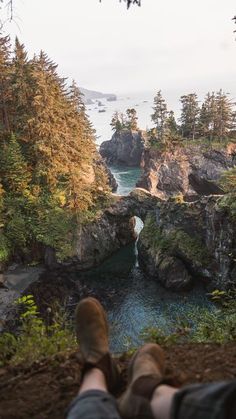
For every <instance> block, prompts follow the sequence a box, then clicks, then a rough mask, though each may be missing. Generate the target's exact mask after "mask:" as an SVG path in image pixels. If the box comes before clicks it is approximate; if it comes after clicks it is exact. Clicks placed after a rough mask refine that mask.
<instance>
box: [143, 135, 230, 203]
mask: <svg viewBox="0 0 236 419" xmlns="http://www.w3.org/2000/svg"><path fill="white" fill-rule="evenodd" d="M235 164H236V143H229V144H228V145H227V146H224V145H222V146H221V145H219V144H218V145H217V146H214V145H212V146H210V144H201V143H199V144H189V145H187V144H185V145H179V146H175V147H174V148H173V149H171V148H169V149H166V150H163V149H157V148H154V147H151V148H147V149H145V150H144V152H143V155H142V162H141V166H142V177H141V179H140V181H139V182H138V185H137V186H139V187H141V188H145V189H147V190H148V191H150V192H151V193H153V194H155V195H157V196H159V197H161V198H163V199H166V198H168V197H170V196H174V195H178V194H183V195H184V196H185V198H186V199H190V200H192V199H195V198H196V196H198V195H201V196H206V195H212V194H220V193H222V190H221V188H220V186H219V183H218V182H219V179H220V176H221V174H222V172H223V171H225V170H228V169H230V168H232V167H233V166H234V165H235Z"/></svg>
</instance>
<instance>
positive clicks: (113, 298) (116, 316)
mask: <svg viewBox="0 0 236 419" xmlns="http://www.w3.org/2000/svg"><path fill="white" fill-rule="evenodd" d="M79 277H80V281H82V283H84V284H86V286H87V287H88V288H89V290H90V292H89V294H90V295H93V296H95V297H96V298H98V299H99V300H100V301H101V302H102V304H103V305H104V307H105V308H106V310H107V313H108V319H109V324H110V344H111V349H112V350H113V351H114V352H121V351H122V350H124V349H126V348H127V347H128V346H129V345H130V346H132V347H133V346H138V345H139V344H141V343H142V339H141V336H140V335H141V333H142V331H143V329H144V328H145V327H152V326H157V327H161V328H162V329H163V330H165V331H166V332H171V331H173V325H174V323H175V320H176V319H177V318H182V317H184V316H186V314H187V313H189V312H191V311H192V309H193V308H195V307H209V309H211V308H212V307H213V306H212V304H211V303H210V302H209V301H208V299H207V297H206V294H205V291H204V289H203V287H201V286H196V287H195V288H194V289H193V290H192V291H190V292H182V293H173V292H169V291H167V290H165V289H164V288H163V287H161V286H160V285H159V284H158V283H157V282H156V281H153V280H151V279H150V278H148V277H146V276H145V275H144V274H143V273H142V271H141V270H140V269H139V267H138V266H136V255H135V246H134V245H130V246H128V247H126V248H123V249H121V250H120V251H119V252H117V253H116V254H115V255H113V256H112V257H111V258H110V259H109V260H107V261H106V262H104V263H103V264H102V265H101V266H100V267H98V268H96V269H93V270H91V271H89V272H86V273H83V274H82V276H81V274H80V275H79Z"/></svg>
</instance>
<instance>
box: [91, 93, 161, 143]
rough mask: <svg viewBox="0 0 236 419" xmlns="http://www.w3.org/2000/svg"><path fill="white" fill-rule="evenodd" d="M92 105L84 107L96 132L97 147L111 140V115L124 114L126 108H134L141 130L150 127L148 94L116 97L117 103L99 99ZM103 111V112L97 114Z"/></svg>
mask: <svg viewBox="0 0 236 419" xmlns="http://www.w3.org/2000/svg"><path fill="white" fill-rule="evenodd" d="M99 101H100V102H101V103H102V106H98V102H95V103H94V104H93V105H87V106H86V112H87V115H88V116H89V119H90V120H91V122H92V124H93V126H94V128H95V130H96V137H97V140H96V143H97V145H98V146H99V145H100V144H101V143H102V142H103V141H107V140H110V139H111V136H112V129H111V126H110V123H111V119H112V115H113V114H114V112H115V111H118V112H125V111H126V109H128V108H135V109H136V111H137V115H138V124H139V127H140V128H141V129H146V128H150V127H151V126H152V122H151V114H152V112H153V111H152V106H153V95H152V94H150V93H147V94H142V95H132V96H128V95H127V96H118V97H117V101H114V102H107V100H106V99H99ZM101 110H105V112H99V111H101Z"/></svg>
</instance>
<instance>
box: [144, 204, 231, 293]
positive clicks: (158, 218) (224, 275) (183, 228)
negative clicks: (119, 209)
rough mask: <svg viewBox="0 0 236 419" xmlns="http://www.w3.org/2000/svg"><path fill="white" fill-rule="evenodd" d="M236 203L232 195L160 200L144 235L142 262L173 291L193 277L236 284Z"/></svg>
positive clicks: (212, 284) (223, 284)
mask: <svg viewBox="0 0 236 419" xmlns="http://www.w3.org/2000/svg"><path fill="white" fill-rule="evenodd" d="M234 205H235V197H233V196H231V197H230V196H225V197H222V196H221V197H219V196H218V197H217V196H209V197H203V198H201V199H200V200H198V201H195V202H191V203H176V202H174V200H173V199H172V200H169V201H165V202H164V201H163V202H160V203H159V204H158V205H157V206H156V209H155V212H154V213H153V214H151V215H150V216H149V217H148V218H147V220H146V223H145V226H144V229H143V231H142V232H141V235H140V238H139V242H138V248H139V260H140V265H141V267H142V268H143V269H144V270H145V271H146V272H147V273H148V274H149V275H151V276H152V277H154V278H156V279H157V280H159V281H160V282H161V283H162V284H163V285H164V286H165V287H167V288H171V289H173V290H181V289H185V288H189V287H191V286H192V284H193V282H194V280H204V281H205V282H206V284H207V285H209V286H210V287H212V288H220V289H225V288H228V287H230V286H231V285H232V284H233V285H234V286H235V285H236V213H235V209H234Z"/></svg>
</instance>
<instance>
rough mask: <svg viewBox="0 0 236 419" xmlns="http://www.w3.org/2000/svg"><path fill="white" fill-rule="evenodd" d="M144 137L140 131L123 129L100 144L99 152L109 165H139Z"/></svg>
mask: <svg viewBox="0 0 236 419" xmlns="http://www.w3.org/2000/svg"><path fill="white" fill-rule="evenodd" d="M144 144H145V137H144V134H143V132H142V131H130V130H128V129H123V130H122V131H121V132H119V133H115V134H113V136H112V138H111V140H109V141H104V142H103V143H102V144H101V146H100V154H101V156H102V157H103V158H104V159H105V161H106V163H107V164H110V165H125V166H134V167H135V166H137V167H138V166H140V162H141V157H142V153H143V150H144Z"/></svg>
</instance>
